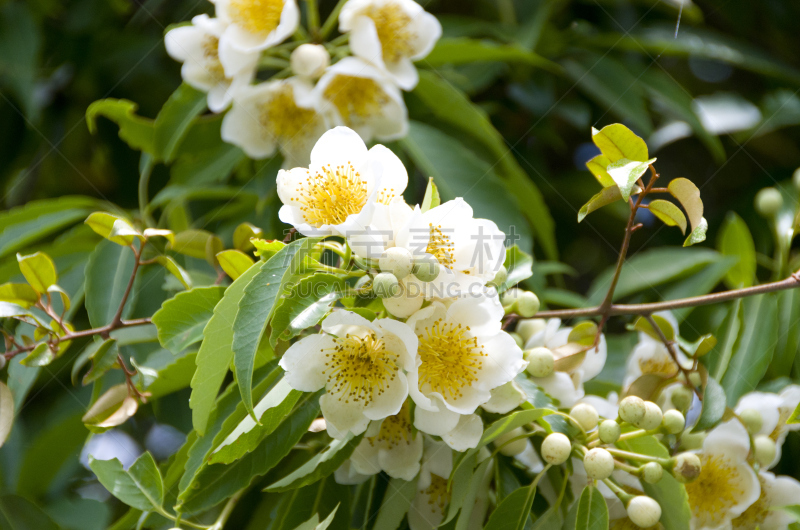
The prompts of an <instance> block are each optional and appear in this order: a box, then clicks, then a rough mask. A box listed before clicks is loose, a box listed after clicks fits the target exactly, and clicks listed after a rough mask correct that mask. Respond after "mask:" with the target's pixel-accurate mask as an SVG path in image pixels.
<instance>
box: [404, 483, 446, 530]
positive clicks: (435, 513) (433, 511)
mask: <svg viewBox="0 0 800 530" xmlns="http://www.w3.org/2000/svg"><path fill="white" fill-rule="evenodd" d="M443 520H444V509H442V508H440V507H439V504H438V503H435V502H433V501H431V500H430V499H429V498H428V496H427V495H425V494H424V493H422V492H421V491H420V492H417V495H416V496H415V497H414V500H413V501H411V508H410V509H409V510H408V527H409V529H410V530H433V529H435V528H438V527H439V525H440V524H441V523H442V521H443Z"/></svg>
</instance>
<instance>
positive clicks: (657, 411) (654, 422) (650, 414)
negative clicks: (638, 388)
mask: <svg viewBox="0 0 800 530" xmlns="http://www.w3.org/2000/svg"><path fill="white" fill-rule="evenodd" d="M662 419H664V414H663V413H662V412H661V408H660V407H659V406H658V405H656V404H655V403H653V402H652V401H645V402H644V416H643V417H642V419H641V420H640V421H639V423H637V424H636V426H637V427H639V428H640V429H644V430H646V431H652V430H653V429H658V427H659V426H660V425H661V420H662Z"/></svg>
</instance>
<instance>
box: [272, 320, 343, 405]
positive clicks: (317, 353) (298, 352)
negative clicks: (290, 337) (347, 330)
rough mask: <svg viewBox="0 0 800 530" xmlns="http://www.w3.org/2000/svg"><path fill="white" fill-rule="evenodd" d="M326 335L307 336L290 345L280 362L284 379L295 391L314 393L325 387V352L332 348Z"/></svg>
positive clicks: (330, 340) (331, 340)
mask: <svg viewBox="0 0 800 530" xmlns="http://www.w3.org/2000/svg"><path fill="white" fill-rule="evenodd" d="M334 345H335V344H334V342H333V339H331V337H329V336H327V335H321V334H320V335H309V336H308V337H305V338H303V339H300V340H299V341H297V342H295V343H294V344H292V346H291V347H290V348H289V349H288V350H286V353H284V354H283V357H281V360H280V363H279V364H280V367H281V368H283V369H284V370H285V371H286V376H285V377H286V379H287V381H289V385H290V386H291V387H292V388H294V389H295V390H300V391H302V392H316V391H317V390H319V389H320V388H322V387H324V386H325V382H326V381H327V377H326V376H325V374H324V371H325V353H324V352H323V351H322V350H326V349H329V348H332V347H334Z"/></svg>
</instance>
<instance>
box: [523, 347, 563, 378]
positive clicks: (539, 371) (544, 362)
mask: <svg viewBox="0 0 800 530" xmlns="http://www.w3.org/2000/svg"><path fill="white" fill-rule="evenodd" d="M524 357H525V360H526V361H528V367H527V368H526V370H527V371H528V373H529V374H531V375H532V376H533V377H547V376H548V375H550V374H552V373H553V368H554V366H555V363H556V358H555V356H554V355H553V352H551V351H550V350H549V349H547V348H542V347H539V348H532V349H530V350H525V352H524Z"/></svg>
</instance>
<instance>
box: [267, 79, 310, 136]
mask: <svg viewBox="0 0 800 530" xmlns="http://www.w3.org/2000/svg"><path fill="white" fill-rule="evenodd" d="M259 122H260V123H261V126H262V128H263V129H262V130H263V131H264V132H265V133H267V134H269V135H271V137H272V138H273V139H275V140H276V141H278V142H280V143H282V144H289V143H294V142H299V141H301V140H303V139H304V138H306V137H307V136H309V135H311V134H314V133H315V132H316V131H317V129H318V128H319V127H318V126H319V124H320V123H321V122H322V118H321V117H320V115H319V114H317V112H316V111H315V110H313V109H306V108H303V107H299V106H297V102H296V101H295V99H294V90H293V89H292V87H291V86H289V85H284V86H283V87H281V88H280V89H279V90H277V91H276V92H275V93H274V94H273V96H272V97H271V99H270V100H269V101H267V102H266V103H264V105H263V106H262V108H261V114H260V116H259Z"/></svg>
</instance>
